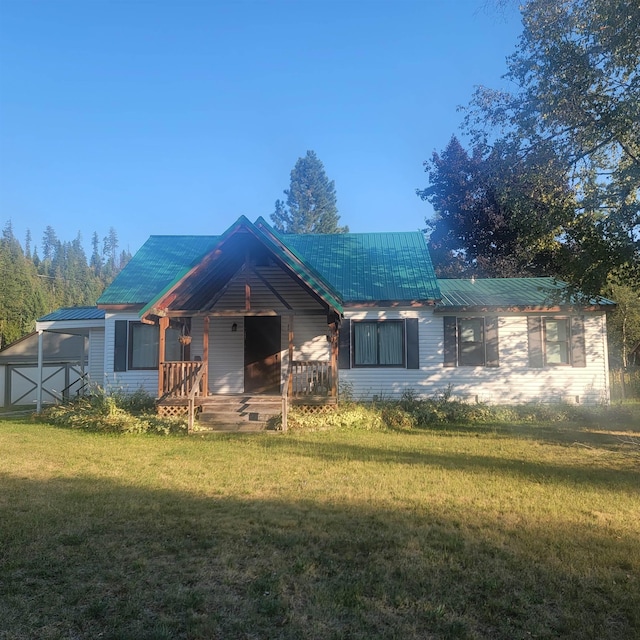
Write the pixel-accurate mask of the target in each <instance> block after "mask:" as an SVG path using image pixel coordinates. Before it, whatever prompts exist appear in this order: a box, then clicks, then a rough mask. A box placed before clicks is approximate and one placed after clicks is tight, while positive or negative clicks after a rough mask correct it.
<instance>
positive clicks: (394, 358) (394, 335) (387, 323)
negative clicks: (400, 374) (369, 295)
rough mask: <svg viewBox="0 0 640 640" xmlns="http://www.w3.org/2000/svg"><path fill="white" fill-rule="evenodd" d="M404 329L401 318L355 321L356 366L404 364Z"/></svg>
mask: <svg viewBox="0 0 640 640" xmlns="http://www.w3.org/2000/svg"><path fill="white" fill-rule="evenodd" d="M403 329H404V323H403V322H402V321H401V320H383V321H379V322H378V321H376V322H353V341H354V345H353V346H354V349H353V358H354V360H353V362H354V366H356V367H402V366H404V330H403Z"/></svg>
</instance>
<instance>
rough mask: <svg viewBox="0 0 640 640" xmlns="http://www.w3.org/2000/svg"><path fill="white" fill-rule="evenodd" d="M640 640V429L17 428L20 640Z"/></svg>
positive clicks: (14, 539) (4, 462) (3, 448)
mask: <svg viewBox="0 0 640 640" xmlns="http://www.w3.org/2000/svg"><path fill="white" fill-rule="evenodd" d="M600 415H605V414H600ZM629 415H631V414H629ZM635 417H636V418H637V417H640V416H638V415H636V416H635ZM639 630H640V420H638V421H634V420H633V418H629V419H628V420H626V421H625V420H621V421H620V422H618V423H612V422H611V421H610V420H607V419H600V418H598V419H594V420H592V421H589V422H588V423H582V424H571V423H562V424H554V425H541V426H533V425H519V426H513V427H509V426H477V427H474V426H468V427H464V428H462V427H460V428H453V427H448V428H444V427H438V428H437V429H434V430H415V429H414V430H411V431H402V432H393V431H387V432H384V431H382V432H380V431H377V432H366V431H343V432H317V433H316V432H314V433H305V432H299V433H288V434H271V435H269V434H257V435H220V434H214V435H207V436H192V437H180V436H168V437H157V436H148V435H127V436H115V435H104V434H97V433H90V432H85V431H78V430H69V429H62V428H56V427H52V426H48V425H45V424H33V423H31V422H29V421H27V420H20V419H16V420H10V421H4V422H0V638H1V639H2V640H17V639H22V638H29V639H31V638H38V639H43V640H47V639H52V640H53V639H60V640H62V639H63V638H64V639H65V640H68V639H70V638H73V639H78V638H83V639H84V638H91V639H93V638H103V639H125V638H126V639H131V640H134V639H136V640H145V639H147V640H151V639H170V638H171V639H173V638H193V639H196V638H203V639H204V638H206V639H211V638H221V639H235V638H251V639H263V638H264V639H275V638H286V639H292V640H293V639H311V638H313V639H315V638H318V639H320V638H322V639H325V638H329V639H331V638H335V639H338V638H340V639H343V638H352V639H355V638H361V639H370V638H402V639H403V640H404V639H409V640H411V639H418V638H420V639H428V638H452V639H453V638H468V639H479V638H483V639H484V638H487V639H488V638H491V639H504V640H515V639H519V638H522V639H525V638H575V639H580V640H583V639H593V640H596V639H597V640H607V639H611V640H621V639H625V638H629V639H631V638H637V637H638V633H639Z"/></svg>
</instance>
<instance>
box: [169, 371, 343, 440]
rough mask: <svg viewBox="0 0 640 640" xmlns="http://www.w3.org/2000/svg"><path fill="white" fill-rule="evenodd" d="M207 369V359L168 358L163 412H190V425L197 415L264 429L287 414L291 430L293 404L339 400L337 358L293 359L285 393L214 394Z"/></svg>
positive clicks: (214, 422)
mask: <svg viewBox="0 0 640 640" xmlns="http://www.w3.org/2000/svg"><path fill="white" fill-rule="evenodd" d="M207 369H208V366H207V363H205V362H202V361H175V362H163V363H162V364H161V365H160V370H159V394H158V401H157V409H158V413H159V414H160V415H162V416H167V417H175V416H184V415H187V416H188V418H189V429H190V430H191V429H192V428H193V425H194V422H195V420H196V419H198V421H199V422H200V423H201V424H202V425H207V427H208V428H211V429H213V430H233V431H255V430H262V429H265V428H268V425H269V424H270V423H272V422H273V421H274V420H275V419H277V418H278V417H280V416H281V418H282V423H281V424H282V428H283V430H286V428H287V418H286V416H287V411H288V408H289V406H291V405H298V406H306V407H308V408H309V410H313V408H315V407H317V408H321V407H325V406H332V405H336V404H337V400H338V398H337V380H336V372H335V371H334V369H333V367H332V362H331V361H323V360H291V361H290V366H289V367H288V374H287V376H286V377H285V379H284V382H283V384H282V388H281V389H280V392H279V393H211V392H210V391H209V389H208V386H207V381H208V375H207V373H208V371H207ZM160 383H161V384H162V388H161V389H160Z"/></svg>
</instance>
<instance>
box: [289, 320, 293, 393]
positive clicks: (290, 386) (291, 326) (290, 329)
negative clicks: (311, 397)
mask: <svg viewBox="0 0 640 640" xmlns="http://www.w3.org/2000/svg"><path fill="white" fill-rule="evenodd" d="M293 338H294V334H293V314H292V315H290V316H289V366H288V367H287V370H288V371H291V365H292V363H293ZM287 384H288V385H289V386H288V390H287V395H288V396H289V397H291V396H292V394H293V377H292V376H288V377H287Z"/></svg>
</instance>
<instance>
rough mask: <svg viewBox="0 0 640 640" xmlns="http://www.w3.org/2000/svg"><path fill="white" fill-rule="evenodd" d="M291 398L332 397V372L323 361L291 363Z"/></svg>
mask: <svg viewBox="0 0 640 640" xmlns="http://www.w3.org/2000/svg"><path fill="white" fill-rule="evenodd" d="M290 375H291V387H290V390H291V394H290V395H291V397H293V398H304V397H308V396H326V397H329V396H332V395H334V390H333V384H332V383H333V372H332V370H331V362H329V361H325V360H294V361H293V362H292V363H291V374H290Z"/></svg>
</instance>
